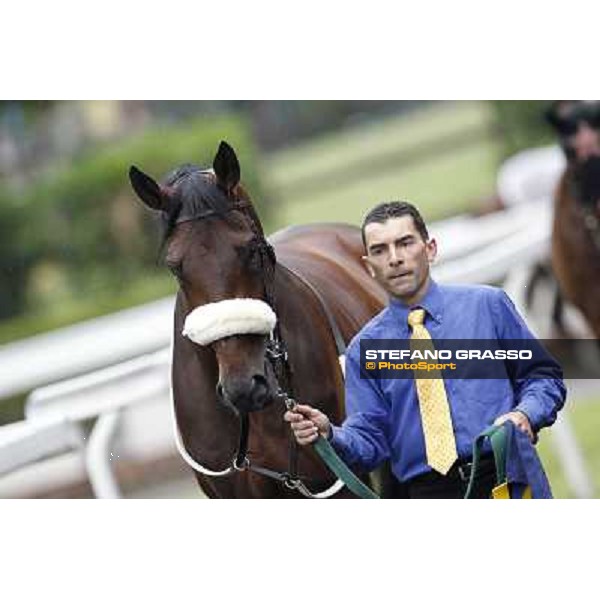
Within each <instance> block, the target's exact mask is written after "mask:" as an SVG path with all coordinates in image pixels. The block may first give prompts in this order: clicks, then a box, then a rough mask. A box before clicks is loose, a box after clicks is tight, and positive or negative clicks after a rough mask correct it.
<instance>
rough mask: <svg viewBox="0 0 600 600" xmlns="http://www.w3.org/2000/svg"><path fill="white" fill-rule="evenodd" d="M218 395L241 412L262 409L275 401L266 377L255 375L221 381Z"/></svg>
mask: <svg viewBox="0 0 600 600" xmlns="http://www.w3.org/2000/svg"><path fill="white" fill-rule="evenodd" d="M216 391H217V396H218V397H219V398H220V399H221V400H222V401H223V402H224V403H225V404H226V405H230V406H232V407H233V408H234V409H235V410H236V411H237V412H239V413H250V412H255V411H258V410H262V409H263V408H265V407H267V406H268V405H269V404H271V402H272V401H273V394H272V393H271V391H270V388H269V384H268V383H267V379H266V377H264V376H263V375H253V376H252V377H251V378H250V379H240V380H231V379H227V380H225V381H219V383H217V390H216Z"/></svg>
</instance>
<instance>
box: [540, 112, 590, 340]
mask: <svg viewBox="0 0 600 600" xmlns="http://www.w3.org/2000/svg"><path fill="white" fill-rule="evenodd" d="M546 116H547V119H548V121H549V122H550V124H551V125H552V126H553V127H554V129H555V130H556V131H557V133H558V134H559V139H560V143H561V146H562V148H563V150H564V152H565V154H566V157H567V166H566V168H565V171H564V173H563V175H562V177H561V179H560V182H559V184H558V187H557V191H556V195H555V207H554V222H553V228H552V267H553V270H554V273H555V275H556V279H557V281H558V284H559V288H560V292H561V294H562V296H563V297H564V298H566V299H567V300H569V301H570V302H571V303H572V304H573V305H575V306H576V307H577V308H579V310H580V311H581V312H582V314H583V315H584V317H585V319H586V320H587V322H588V324H589V325H590V327H591V329H592V331H593V333H594V336H595V337H596V338H598V339H600V104H598V103H597V102H594V103H592V102H577V101H558V102H556V103H554V104H553V105H552V107H551V108H550V109H549V111H548V113H547V115H546ZM558 312H559V311H558V310H557V311H556V312H555V317H557V316H558V315H557V313H558Z"/></svg>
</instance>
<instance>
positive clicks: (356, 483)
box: [313, 435, 379, 500]
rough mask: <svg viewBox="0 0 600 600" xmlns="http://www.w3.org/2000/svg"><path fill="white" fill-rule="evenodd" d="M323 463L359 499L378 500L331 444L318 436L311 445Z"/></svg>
mask: <svg viewBox="0 0 600 600" xmlns="http://www.w3.org/2000/svg"><path fill="white" fill-rule="evenodd" d="M313 447H314V449H315V450H316V451H317V453H318V454H319V456H320V457H321V458H322V460H323V462H324V463H325V464H326V465H327V466H328V467H329V470H330V471H332V472H333V473H335V475H337V476H338V477H339V478H340V479H341V480H342V481H343V482H344V483H345V484H346V487H347V488H348V489H349V490H350V491H351V492H352V493H354V494H356V495H357V496H358V497H359V498H365V499H367V500H378V499H379V496H378V495H377V494H376V493H375V492H373V490H371V488H369V487H367V486H366V485H365V484H364V483H363V482H362V481H361V480H360V479H359V478H358V477H357V476H356V475H355V474H354V473H353V472H352V471H351V470H350V469H349V468H348V467H347V466H346V464H345V463H344V461H343V460H342V459H341V458H340V457H339V456H338V455H337V453H336V451H335V450H334V449H333V447H332V446H331V444H330V443H329V442H328V441H327V440H326V439H325V438H324V437H323V436H322V435H320V436H319V437H318V438H317V441H316V442H315V443H314V444H313Z"/></svg>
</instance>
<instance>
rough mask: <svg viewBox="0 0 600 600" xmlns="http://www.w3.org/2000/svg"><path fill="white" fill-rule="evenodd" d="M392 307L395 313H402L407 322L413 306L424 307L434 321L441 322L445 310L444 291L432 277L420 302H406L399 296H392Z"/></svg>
mask: <svg viewBox="0 0 600 600" xmlns="http://www.w3.org/2000/svg"><path fill="white" fill-rule="evenodd" d="M390 308H391V310H392V311H393V312H394V314H398V313H400V314H401V318H402V319H403V321H404V322H406V320H407V318H408V313H409V312H410V311H411V310H412V309H413V308H423V309H424V310H425V312H426V313H427V314H428V315H429V316H430V317H431V318H432V319H433V320H434V321H437V322H438V323H441V322H442V312H443V311H442V308H443V302H442V292H441V290H440V287H439V285H438V284H437V283H436V282H435V281H433V279H430V280H429V287H428V288H427V292H426V293H425V296H424V297H423V298H421V300H420V301H419V302H415V303H414V304H405V303H404V302H402V300H400V299H399V298H395V297H394V296H390Z"/></svg>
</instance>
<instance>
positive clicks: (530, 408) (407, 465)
mask: <svg viewBox="0 0 600 600" xmlns="http://www.w3.org/2000/svg"><path fill="white" fill-rule="evenodd" d="M413 308H423V309H425V312H426V315H425V322H424V325H425V327H426V328H427V330H428V331H429V334H430V335H431V337H432V339H433V341H434V344H435V340H436V339H456V340H459V339H505V340H509V339H513V340H517V339H533V335H532V334H531V332H530V331H529V329H528V328H527V325H526V324H525V322H524V321H523V319H522V317H521V316H520V315H519V313H518V312H517V310H516V308H515V306H514V305H513V303H512V301H511V300H510V298H509V297H508V296H507V295H506V293H505V292H504V291H503V290H501V289H499V288H494V287H492V286H483V285H482V286H476V285H460V286H459V285H439V284H436V283H435V282H434V281H432V280H430V282H429V287H428V289H427V292H426V294H425V297H424V298H423V299H422V300H421V301H420V302H419V303H417V304H415V305H412V306H407V305H405V304H404V303H403V302H401V301H400V300H398V299H396V298H393V297H391V298H390V301H389V304H388V306H387V307H386V308H385V309H384V310H383V311H381V312H380V313H379V314H378V315H376V316H375V317H374V318H373V319H371V321H369V322H368V323H367V324H366V325H365V326H364V327H363V328H362V329H361V331H359V332H358V333H357V334H356V336H355V337H354V338H353V339H352V341H351V342H350V344H349V346H348V349H347V352H346V384H345V386H346V415H347V417H346V420H345V421H344V423H343V424H342V425H341V426H335V425H333V426H332V433H331V438H330V439H331V441H332V444H333V446H334V448H335V449H336V450H337V451H338V453H339V454H340V456H341V457H342V458H343V459H344V460H345V462H347V463H348V464H349V465H351V466H357V467H360V468H362V469H365V470H367V471H370V470H373V469H375V468H376V467H377V466H378V465H379V464H380V463H382V462H383V461H384V460H390V463H391V467H392V470H393V472H394V474H395V475H396V477H397V478H398V479H399V480H400V481H406V480H407V479H411V478H412V477H416V476H417V475H420V474H422V473H426V472H428V471H430V470H431V468H430V467H429V465H427V462H426V454H425V440H424V437H423V429H422V426H421V419H420V412H419V404H418V398H417V392H416V387H415V383H414V379H412V378H408V379H407V378H403V379H369V378H361V376H360V340H361V339H395V338H398V339H409V338H410V335H411V331H410V327H409V325H408V322H407V318H408V313H409V312H410V310H412V309H413ZM531 363H532V364H530V365H529V366H528V367H527V368H526V369H525V372H520V373H519V374H518V378H516V379H515V378H514V376H512V379H511V375H510V374H509V372H508V371H507V375H506V378H504V379H450V378H447V379H445V380H444V385H445V388H446V394H447V396H448V402H449V404H450V411H451V414H452V423H453V427H454V435H455V438H456V445H457V450H458V456H459V458H462V459H468V458H470V456H471V452H472V444H473V440H474V439H475V438H476V437H477V435H479V433H481V431H483V430H484V429H485V428H486V427H488V426H490V425H491V424H492V423H493V422H494V420H495V419H496V418H497V417H498V416H500V415H502V414H504V413H507V412H510V411H514V410H519V411H522V412H523V413H524V414H526V415H527V417H528V418H529V421H530V422H531V425H532V427H533V429H534V431H538V430H539V429H540V428H542V427H546V426H548V425H551V424H552V423H553V422H554V421H555V420H556V416H557V413H558V411H559V410H560V409H561V408H562V406H563V405H564V402H565V398H566V389H565V386H564V383H563V381H562V370H561V368H560V366H559V365H558V364H557V363H556V362H555V361H554V360H553V359H552V358H551V357H550V356H549V355H546V356H545V358H544V359H543V361H542V360H538V361H531ZM536 370H538V371H543V372H544V375H543V377H539V376H538V377H532V374H533V372H534V371H536Z"/></svg>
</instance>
